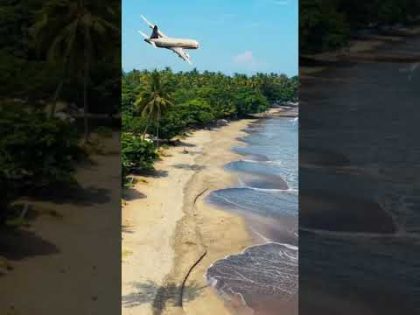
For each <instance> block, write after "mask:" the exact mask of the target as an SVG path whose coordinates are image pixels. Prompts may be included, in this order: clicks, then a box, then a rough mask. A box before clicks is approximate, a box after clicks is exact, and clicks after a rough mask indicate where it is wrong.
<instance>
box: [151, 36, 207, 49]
mask: <svg viewBox="0 0 420 315" xmlns="http://www.w3.org/2000/svg"><path fill="white" fill-rule="evenodd" d="M146 41H147V42H149V43H150V42H153V43H154V44H155V45H156V47H161V48H172V47H179V48H183V49H197V48H198V47H199V44H198V42H197V41H196V40H193V39H184V38H170V37H160V38H149V39H147V40H146Z"/></svg>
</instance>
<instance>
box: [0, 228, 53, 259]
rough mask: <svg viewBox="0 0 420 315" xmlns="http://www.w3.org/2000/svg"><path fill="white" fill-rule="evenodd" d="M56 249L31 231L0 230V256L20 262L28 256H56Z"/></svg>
mask: <svg viewBox="0 0 420 315" xmlns="http://www.w3.org/2000/svg"><path fill="white" fill-rule="evenodd" d="M58 252H59V250H58V248H57V247H56V246H55V245H54V244H53V243H50V242H48V241H46V240H44V239H43V238H41V237H40V236H38V235H37V234H35V233H34V232H32V231H27V230H24V229H14V228H1V229H0V256H4V257H5V258H6V259H9V260H21V259H24V258H26V257H30V256H42V255H51V254H57V253H58Z"/></svg>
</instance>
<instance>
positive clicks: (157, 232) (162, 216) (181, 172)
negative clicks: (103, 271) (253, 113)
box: [122, 119, 252, 315]
mask: <svg viewBox="0 0 420 315" xmlns="http://www.w3.org/2000/svg"><path fill="white" fill-rule="evenodd" d="M251 121H252V120H250V119H249V120H241V121H235V122H232V123H230V124H229V125H228V126H225V127H221V128H218V129H215V130H200V131H195V132H193V133H192V135H190V136H189V137H188V138H186V139H185V140H183V143H184V144H185V145H180V146H177V147H171V148H169V149H167V150H166V152H165V155H166V156H164V157H163V158H162V160H161V161H159V162H158V163H156V169H157V172H158V175H157V176H155V177H139V178H138V182H137V184H136V186H135V187H134V189H132V190H131V191H130V192H128V197H127V199H128V200H127V202H126V204H125V206H124V208H123V249H122V250H123V263H122V301H123V302H122V310H123V314H124V315H128V314H136V315H149V314H150V315H159V314H191V315H207V314H208V315H214V314H218V315H223V314H226V315H227V314H233V313H232V312H231V311H229V310H228V309H227V307H226V306H225V305H224V302H223V301H222V300H221V299H220V298H219V297H218V296H217V295H216V294H215V292H214V290H213V289H212V288H211V287H209V286H208V285H207V282H206V280H205V272H206V270H207V268H208V267H209V266H210V265H211V264H212V263H213V262H214V261H216V260H217V259H220V258H222V257H225V256H227V255H229V254H233V253H237V252H241V251H242V250H243V249H244V248H246V247H247V246H249V245H250V244H251V242H252V240H251V238H250V235H249V233H248V230H247V227H246V225H245V224H244V221H243V219H242V218H241V217H239V216H236V215H233V214H230V213H227V212H224V211H221V210H219V209H216V208H214V207H212V206H211V205H209V204H208V203H206V202H205V200H204V198H205V196H206V195H207V194H208V193H209V192H210V191H212V190H215V189H220V188H223V187H227V186H229V185H231V184H233V183H234V182H235V177H234V175H231V174H229V173H228V172H225V171H224V170H223V166H224V165H225V164H226V163H227V162H229V161H232V160H235V159H237V158H239V155H237V154H235V153H234V152H232V151H231V147H232V146H233V145H240V144H241V142H240V141H238V140H236V139H237V137H240V136H241V135H244V134H245V133H244V132H243V131H241V129H243V128H244V127H246V126H247V125H248V124H249V123H250V122H251ZM185 150H186V151H185ZM195 264H196V265H195ZM190 271H191V272H190ZM189 272H190V274H189ZM187 275H188V277H187V278H188V279H187V281H186V282H185V286H184V290H183V296H182V299H181V298H180V297H181V291H182V283H183V281H184V279H185V278H186V276H187ZM181 304H182V305H181Z"/></svg>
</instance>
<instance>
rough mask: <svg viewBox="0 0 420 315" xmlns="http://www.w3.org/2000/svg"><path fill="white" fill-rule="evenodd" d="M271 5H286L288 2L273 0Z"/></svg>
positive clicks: (285, 0)
mask: <svg viewBox="0 0 420 315" xmlns="http://www.w3.org/2000/svg"><path fill="white" fill-rule="evenodd" d="M272 3H273V4H277V5H287V4H288V1H287V0H273V1H272Z"/></svg>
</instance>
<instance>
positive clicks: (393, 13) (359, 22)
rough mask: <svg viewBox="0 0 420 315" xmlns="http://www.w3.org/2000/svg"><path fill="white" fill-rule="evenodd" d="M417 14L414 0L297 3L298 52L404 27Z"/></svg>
mask: <svg viewBox="0 0 420 315" xmlns="http://www.w3.org/2000/svg"><path fill="white" fill-rule="evenodd" d="M419 14H420V1H418V0H372V1H364V0H301V1H300V15H299V19H300V23H299V24H300V46H301V47H300V48H301V52H304V53H307V52H319V51H324V50H329V49H335V48H339V47H342V46H345V45H346V44H347V42H348V40H349V39H350V37H351V36H352V34H353V33H354V32H356V31H359V30H361V29H366V28H376V29H379V28H381V27H383V26H391V25H395V24H408V23H410V22H411V21H413V20H414V19H415V18H418V15H419Z"/></svg>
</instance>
